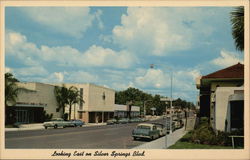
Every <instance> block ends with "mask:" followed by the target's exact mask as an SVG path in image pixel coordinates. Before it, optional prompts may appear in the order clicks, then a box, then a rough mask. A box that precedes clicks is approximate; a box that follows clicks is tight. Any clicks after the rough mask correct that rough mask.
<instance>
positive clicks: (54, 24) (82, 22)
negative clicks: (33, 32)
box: [19, 7, 100, 38]
mask: <svg viewBox="0 0 250 160" xmlns="http://www.w3.org/2000/svg"><path fill="white" fill-rule="evenodd" d="M19 9H20V10H21V11H22V12H24V13H26V15H27V16H28V17H30V18H31V19H32V20H33V21H35V22H37V23H40V24H42V25H44V26H47V27H48V28H49V29H52V30H53V31H55V32H60V33H64V34H67V35H70V36H73V37H77V38H80V37H82V35H83V33H84V32H86V30H87V29H88V28H89V27H91V25H92V22H93V20H94V18H95V15H94V14H93V15H92V14H91V13H90V8H89V7H20V8H19ZM99 15H100V13H99Z"/></svg>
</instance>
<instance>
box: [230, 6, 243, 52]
mask: <svg viewBox="0 0 250 160" xmlns="http://www.w3.org/2000/svg"><path fill="white" fill-rule="evenodd" d="M231 23H232V35H233V39H234V42H235V47H236V49H237V50H239V51H244V7H236V8H235V9H234V11H232V12H231Z"/></svg>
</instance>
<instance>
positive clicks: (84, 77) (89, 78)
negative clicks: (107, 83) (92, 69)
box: [65, 71, 100, 83]
mask: <svg viewBox="0 0 250 160" xmlns="http://www.w3.org/2000/svg"><path fill="white" fill-rule="evenodd" d="M99 80H100V79H99V77H98V75H93V74H91V73H88V72H85V71H75V72H68V73H67V76H66V77H65V81H68V82H74V83H96V82H98V81H99Z"/></svg>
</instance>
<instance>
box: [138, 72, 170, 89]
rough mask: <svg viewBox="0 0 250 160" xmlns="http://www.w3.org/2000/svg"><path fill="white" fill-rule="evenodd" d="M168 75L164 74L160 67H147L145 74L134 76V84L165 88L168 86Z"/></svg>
mask: <svg viewBox="0 0 250 160" xmlns="http://www.w3.org/2000/svg"><path fill="white" fill-rule="evenodd" d="M168 79H169V75H166V74H164V72H163V71H161V70H160V69H149V70H147V71H146V73H145V75H143V76H138V77H136V78H135V84H136V85H137V86H139V87H142V88H147V87H153V88H165V87H166V86H169V80H168Z"/></svg>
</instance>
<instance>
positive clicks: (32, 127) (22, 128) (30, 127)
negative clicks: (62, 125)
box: [5, 123, 106, 131]
mask: <svg viewBox="0 0 250 160" xmlns="http://www.w3.org/2000/svg"><path fill="white" fill-rule="evenodd" d="M103 125H106V123H87V124H85V125H83V126H82V127H91V126H103ZM43 129H44V127H43V123H34V124H23V125H20V127H19V128H5V131H26V130H43Z"/></svg>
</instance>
